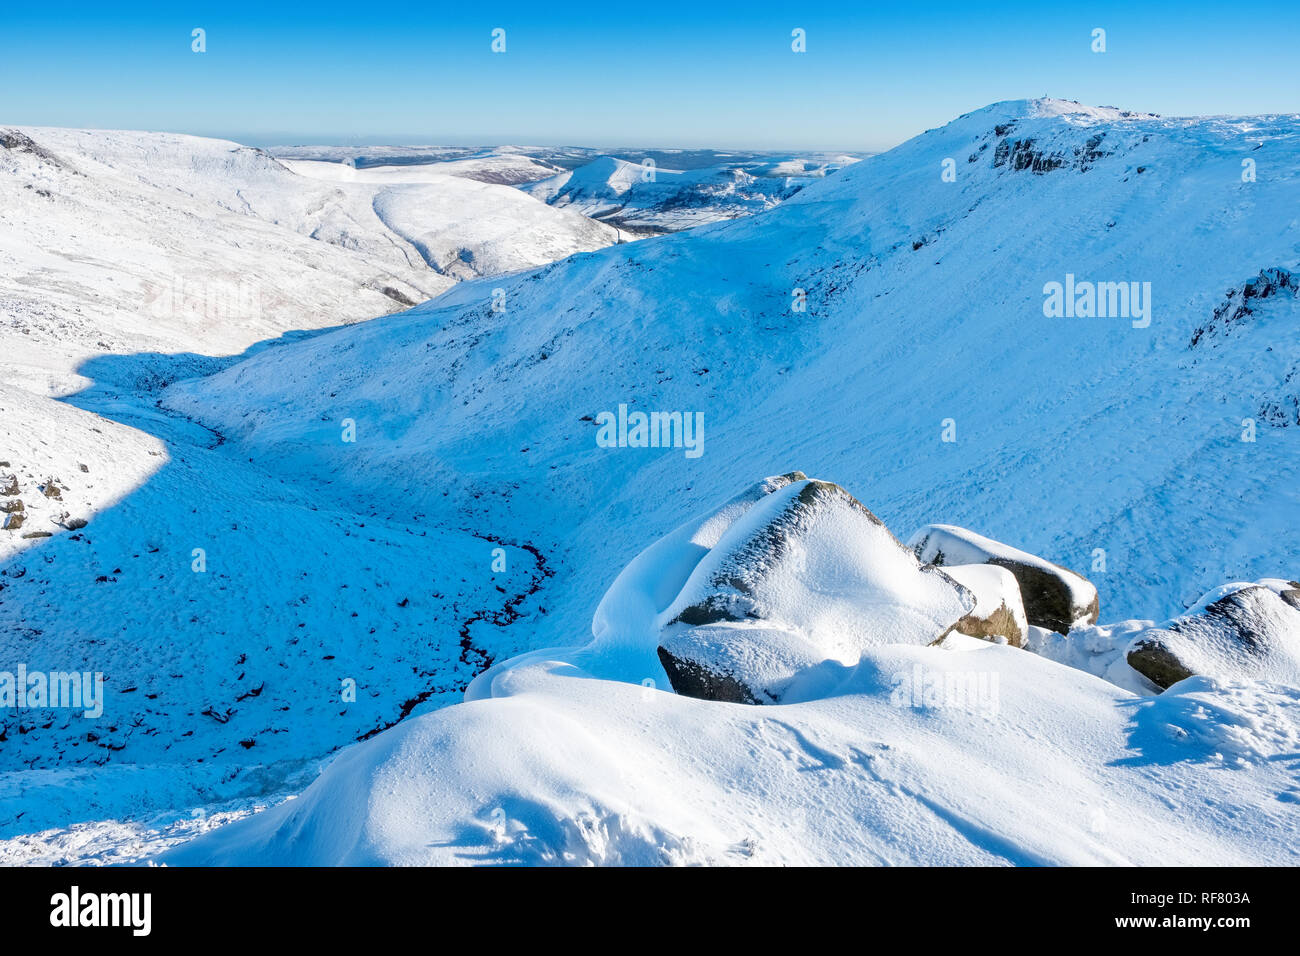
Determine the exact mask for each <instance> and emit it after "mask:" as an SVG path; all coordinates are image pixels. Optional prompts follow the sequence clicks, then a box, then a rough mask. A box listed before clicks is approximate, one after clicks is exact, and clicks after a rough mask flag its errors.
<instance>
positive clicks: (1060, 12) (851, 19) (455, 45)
mask: <svg viewBox="0 0 1300 956" xmlns="http://www.w3.org/2000/svg"><path fill="white" fill-rule="evenodd" d="M109 6H110V5H108V4H96V5H90V4H84V5H83V4H78V3H75V2H73V3H60V4H53V3H50V2H48V0H45V2H40V3H28V2H24V0H19V2H17V3H14V2H12V0H11V2H9V3H7V4H5V6H4V7H3V8H0V122H2V123H9V124H20V125H47V126H86V127H113V128H130V129H161V130H172V131H177V132H189V133H197V134H201V135H215V136H226V137H230V138H233V139H238V140H240V141H243V142H248V143H253V144H259V145H269V144H279V143H321V142H330V143H377V142H388V143H392V142H402V143H420V144H427V143H447V144H462V143H471V144H495V143H505V142H511V143H525V142H526V143H530V144H581V145H595V146H618V145H627V146H719V147H748V148H801V149H850V150H852V149H883V148H887V147H889V146H892V145H895V144H896V143H898V142H901V141H902V140H904V139H906V138H908V137H909V136H912V135H914V134H916V133H918V132H921V131H923V130H925V129H928V128H931V127H934V126H938V125H941V124H943V123H945V122H947V121H948V120H949V119H952V118H953V117H954V116H956V115H958V114H960V113H964V112H967V111H969V110H972V109H976V108H978V107H980V106H984V105H986V104H988V103H991V102H994V101H996V100H1004V99H1016V98H1021V97H1027V96H1041V95H1044V94H1046V95H1052V96H1061V97H1066V98H1069V99H1077V100H1081V101H1083V102H1085V103H1092V104H1099V105H1114V106H1121V107H1126V108H1130V109H1139V110H1150V111H1153V112H1158V113H1165V114H1171V115H1183V114H1205V113H1264V112H1294V111H1296V110H1300V65H1298V61H1300V55H1297V50H1298V49H1300V17H1297V16H1296V14H1295V7H1294V4H1293V3H1271V2H1261V3H1252V4H1241V3H1236V4H1222V3H1220V4H1206V3H1198V2H1195V0H1189V2H1186V3H1181V4H1172V3H1170V4H1141V5H1140V8H1139V5H1136V4H1133V3H1091V4H1086V5H1079V6H1078V7H1076V8H1070V7H1069V6H1067V5H1062V4H1051V3H1043V2H1042V0H1036V2H1032V3H1020V2H1003V3H998V4H989V5H987V7H981V5H980V4H977V3H971V2H965V3H949V2H946V0H936V2H929V3H924V4H915V5H913V4H901V3H893V4H867V3H857V4H838V3H825V4H818V5H815V6H808V7H807V8H804V7H802V6H801V5H799V4H792V3H783V4H764V3H762V2H756V3H754V4H744V5H742V4H718V3H711V2H710V3H703V2H696V3H677V2H671V0H670V2H628V0H624V2H621V3H608V2H601V3H589V2H582V0H578V2H573V3H569V4H565V5H556V4H543V3H536V2H535V3H513V2H506V3H483V2H477V3H474V2H468V3H466V2H462V3H457V4H444V3H440V2H437V0H432V2H422V3H409V2H405V0H390V2H384V3H377V4H364V3H353V4H349V5H347V6H342V5H335V4H332V3H330V2H328V0H321V2H317V3H312V4H310V5H302V6H299V5H296V4H292V3H282V4H277V5H276V6H277V7H278V9H276V10H275V11H271V10H270V9H269V7H270V3H269V2H268V3H262V4H252V3H244V2H241V0H234V2H226V3H219V4H210V3H192V4H147V3H146V4H130V5H129V10H127V11H125V12H122V11H113V10H110V9H107V8H108V7H109ZM195 27H202V28H203V29H205V30H206V31H207V52H206V53H202V54H197V53H193V52H191V48H190V47H191V30H192V29H193V28H195ZM495 27H501V28H504V29H505V30H506V52H505V53H504V54H494V53H492V52H491V49H490V44H491V31H492V29H493V28H495ZM795 27H800V28H802V29H804V30H805V31H806V33H807V52H806V53H803V54H795V53H793V52H791V49H790V43H791V38H790V33H791V30H792V29H794V28H795ZM1096 27H1101V28H1103V29H1105V30H1106V46H1107V51H1106V52H1105V53H1094V52H1092V50H1091V49H1090V45H1091V42H1092V37H1091V34H1092V30H1093V29H1094V28H1096Z"/></svg>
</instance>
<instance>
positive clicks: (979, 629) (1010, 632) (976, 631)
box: [943, 564, 1029, 647]
mask: <svg viewBox="0 0 1300 956" xmlns="http://www.w3.org/2000/svg"><path fill="white" fill-rule="evenodd" d="M943 571H944V573H945V574H946V575H948V577H950V578H952V579H953V580H954V581H956V582H957V583H958V584H960V585H961V586H962V587H964V588H966V589H967V590H968V591H970V592H971V594H973V595H974V596H975V607H974V609H973V610H972V611H970V613H968V614H967V615H966V616H965V617H963V618H962V619H961V620H960V621H958V622H957V623H956V625H954V628H953V629H954V630H956V631H958V632H959V633H961V634H967V635H969V636H971V637H979V638H983V639H984V640H988V641H995V642H997V643H1007V644H1010V645H1011V646H1012V647H1024V644H1025V639H1026V637H1027V635H1028V633H1029V621H1028V619H1027V618H1026V617H1025V605H1024V602H1023V601H1022V600H1021V598H1020V584H1019V582H1018V581H1016V576H1015V575H1014V574H1012V573H1011V571H1010V570H1008V569H1007V568H1004V567H1000V566H999V565H996V564H945V565H944V566H943Z"/></svg>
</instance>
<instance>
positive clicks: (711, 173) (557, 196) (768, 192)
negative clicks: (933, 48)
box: [520, 156, 854, 235]
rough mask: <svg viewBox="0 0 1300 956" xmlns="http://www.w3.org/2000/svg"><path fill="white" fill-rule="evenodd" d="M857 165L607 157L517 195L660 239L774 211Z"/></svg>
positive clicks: (850, 159)
mask: <svg viewBox="0 0 1300 956" xmlns="http://www.w3.org/2000/svg"><path fill="white" fill-rule="evenodd" d="M853 161H854V160H853V159H852V158H850V157H843V158H842V161H841V162H840V163H839V164H835V163H831V162H826V161H822V162H816V161H813V160H797V159H788V160H776V159H774V160H770V161H768V162H765V163H756V164H736V163H727V164H724V165H718V166H709V167H705V168H703V169H692V170H677V169H661V168H659V167H658V166H657V165H655V164H653V163H652V162H645V163H632V162H628V161H627V160H623V159H617V158H615V157H613V156H602V157H600V158H599V159H596V160H593V161H592V162H590V163H588V164H587V165H585V166H582V167H580V168H578V169H575V170H572V171H569V172H562V173H558V174H556V175H554V176H551V177H548V178H546V179H542V180H539V181H537V182H533V183H529V184H527V185H525V186H521V187H520V188H521V189H523V191H524V192H527V193H528V194H529V195H532V196H535V197H537V198H538V199H540V200H542V201H543V202H546V203H549V204H550V205H552V206H557V207H560V208H572V209H576V210H578V211H580V212H582V213H583V214H584V215H586V216H590V217H591V218H594V219H599V220H600V221H602V222H607V223H610V224H611V225H615V226H618V227H619V228H620V229H625V230H628V231H629V232H631V233H632V234H634V235H637V234H656V233H665V232H679V231H681V230H683V229H690V228H692V227H694V226H699V225H703V224H705V223H710V222H717V221H719V220H724V219H737V218H740V217H741V216H747V215H752V214H753V213H755V212H759V211H762V210H764V209H769V208H771V207H772V206H775V205H776V204H777V203H779V202H781V201H783V200H785V199H788V198H789V197H791V196H793V195H794V194H795V193H796V192H798V191H799V190H800V189H801V188H803V187H804V186H806V185H807V184H808V183H810V182H812V181H813V180H814V179H816V178H819V177H822V176H825V175H826V174H827V173H828V172H832V171H834V170H835V169H838V168H839V165H847V164H848V163H850V162H853Z"/></svg>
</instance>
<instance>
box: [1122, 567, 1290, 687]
mask: <svg viewBox="0 0 1300 956" xmlns="http://www.w3.org/2000/svg"><path fill="white" fill-rule="evenodd" d="M1126 656H1127V659H1128V663H1129V666H1130V667H1132V668H1133V669H1134V670H1136V671H1138V672H1139V673H1141V674H1142V675H1143V676H1145V677H1146V678H1147V679H1148V680H1150V681H1152V682H1153V683H1155V684H1156V685H1158V686H1159V687H1161V688H1165V687H1170V686H1171V685H1173V684H1176V683H1178V682H1179V681H1180V680H1185V679H1186V678H1188V677H1191V676H1193V675H1203V676H1207V677H1213V678H1216V679H1219V680H1224V679H1254V680H1265V681H1271V682H1273V683H1277V684H1287V685H1290V686H1292V687H1300V583H1297V582H1295V581H1284V580H1280V579H1277V578H1265V579H1264V580H1262V581H1259V582H1257V583H1255V584H1243V583H1234V584H1225V585H1223V586H1222V587H1219V588H1215V589H1214V590H1212V591H1210V592H1209V593H1208V594H1205V595H1204V596H1203V597H1202V598H1201V599H1200V600H1199V601H1198V602H1197V603H1196V604H1195V606H1193V607H1192V608H1191V609H1190V610H1189V611H1188V612H1187V613H1186V614H1183V615H1181V616H1179V617H1176V618H1174V619H1173V620H1172V621H1168V622H1166V623H1165V624H1162V625H1160V626H1159V627H1153V628H1151V629H1149V630H1146V631H1143V632H1142V633H1140V634H1138V635H1137V636H1136V637H1135V638H1134V639H1133V641H1132V643H1131V644H1130V645H1129V649H1128V653H1127V655H1126Z"/></svg>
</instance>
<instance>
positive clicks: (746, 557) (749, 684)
mask: <svg viewBox="0 0 1300 956" xmlns="http://www.w3.org/2000/svg"><path fill="white" fill-rule="evenodd" d="M975 607H976V600H975V597H974V596H973V595H972V594H971V593H970V591H969V590H967V589H966V588H965V587H963V586H962V585H961V584H959V583H957V582H956V581H954V580H953V579H952V578H951V577H949V576H948V575H947V574H945V573H944V572H943V571H941V570H940V569H938V568H936V567H923V566H922V565H921V563H920V562H919V561H917V559H916V557H915V555H913V554H912V553H911V552H910V551H909V550H908V549H907V548H906V547H905V546H904V545H903V544H902V543H901V542H899V540H898V539H897V538H895V537H894V536H893V535H892V534H891V533H890V532H889V529H888V528H886V527H885V525H884V523H883V522H881V521H880V519H879V518H877V517H876V516H875V515H874V514H872V512H871V511H870V510H869V509H868V508H867V507H866V506H865V505H863V504H862V503H861V502H860V501H858V500H857V499H856V498H854V497H853V496H852V495H851V494H849V493H848V492H847V491H845V490H844V489H843V488H841V487H840V486H839V485H835V484H832V483H830V482H825V481H816V480H808V479H801V480H796V481H792V482H790V483H789V484H787V485H785V486H783V487H781V488H779V489H777V490H775V491H771V492H768V493H766V494H765V495H763V496H762V499H761V500H759V501H757V502H755V503H754V504H752V506H751V507H749V509H748V510H747V511H745V512H744V513H743V514H742V515H741V516H739V517H737V518H736V519H735V520H734V521H733V523H732V524H731V525H730V526H729V527H728V528H727V530H726V532H725V533H724V534H723V535H722V536H721V537H720V538H719V539H718V540H717V542H716V544H715V545H714V546H713V547H712V548H711V549H710V551H709V552H708V553H707V554H706V555H704V556H703V557H702V558H701V560H700V561H699V563H698V564H697V565H696V567H695V568H694V570H693V572H692V573H691V575H690V577H689V579H688V580H687V581H686V583H685V585H684V586H683V587H682V589H681V591H680V593H679V595H678V597H677V599H676V601H674V602H673V604H672V605H671V606H670V607H669V608H668V609H667V611H666V612H665V613H664V615H663V621H664V624H663V626H662V630H661V635H660V641H659V648H658V652H659V657H660V661H661V662H662V663H663V665H664V669H665V671H666V672H667V673H668V676H669V679H670V681H671V682H672V684H673V688H674V689H675V690H677V692H678V693H682V694H690V695H692V696H707V697H708V698H709V699H727V700H742V699H743V700H744V701H745V702H755V703H767V702H772V701H775V700H780V699H783V696H784V694H785V691H786V689H787V688H788V687H789V686H790V684H791V682H792V681H794V680H795V679H796V678H797V677H798V676H799V675H800V674H801V673H803V672H804V671H807V670H809V669H811V668H815V667H816V666H817V665H818V664H820V663H822V662H825V661H838V662H841V663H843V664H852V663H855V662H856V661H857V659H858V657H859V656H860V655H861V652H862V651H863V650H864V649H865V648H867V647H872V646H877V645H881V644H913V645H925V644H931V643H934V642H935V641H937V640H939V639H941V638H942V637H943V636H945V635H946V634H947V633H948V632H949V631H951V630H952V628H953V627H954V626H955V625H956V624H957V622H958V621H959V620H961V619H962V618H963V617H965V616H966V615H968V614H970V613H971V612H972V611H973V610H974V609H975Z"/></svg>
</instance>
